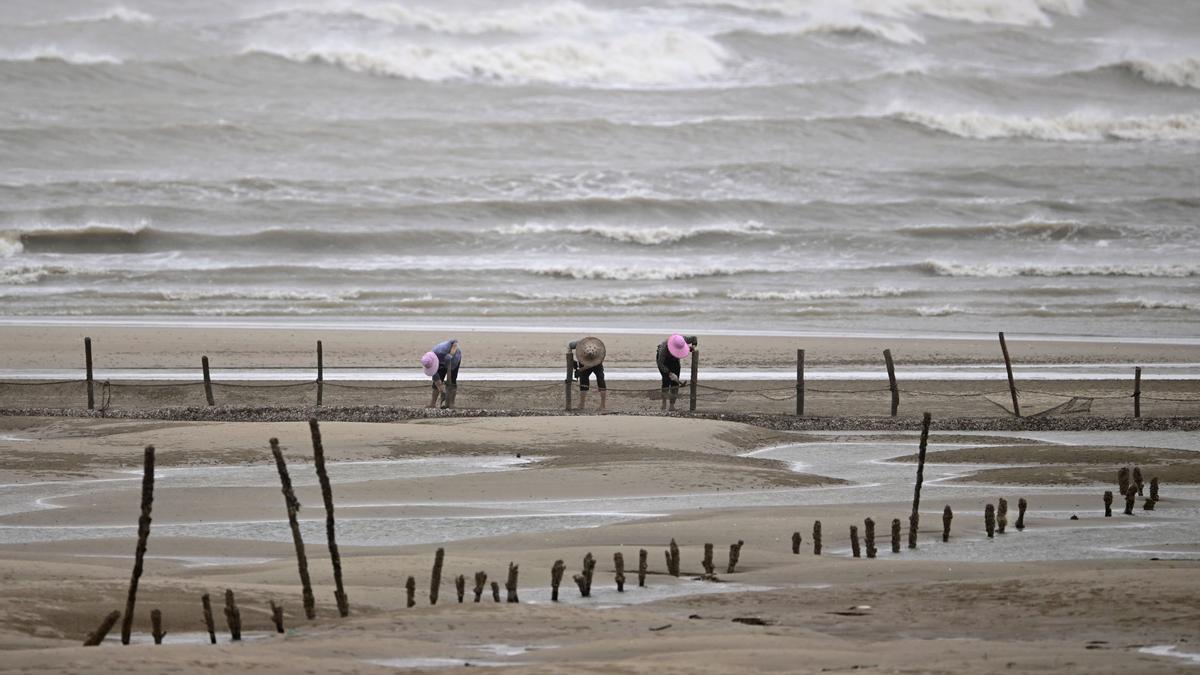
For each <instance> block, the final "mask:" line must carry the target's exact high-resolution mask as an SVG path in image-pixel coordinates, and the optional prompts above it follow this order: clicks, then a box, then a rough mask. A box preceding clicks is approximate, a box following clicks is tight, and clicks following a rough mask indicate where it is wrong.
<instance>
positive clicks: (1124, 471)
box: [1117, 466, 1129, 497]
mask: <svg viewBox="0 0 1200 675" xmlns="http://www.w3.org/2000/svg"><path fill="white" fill-rule="evenodd" d="M1117 491H1119V492H1120V493H1121V496H1122V497H1124V496H1125V493H1126V492H1128V491H1129V467H1127V466H1123V467H1121V468H1120V470H1118V471H1117Z"/></svg>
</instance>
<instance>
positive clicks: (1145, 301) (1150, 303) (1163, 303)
mask: <svg viewBox="0 0 1200 675" xmlns="http://www.w3.org/2000/svg"><path fill="white" fill-rule="evenodd" d="M1116 304H1117V305H1118V306H1120V307H1123V308H1134V309H1182V310H1186V311H1189V312H1200V302H1197V301H1188V300H1163V299H1156V298H1120V299H1118V300H1117V302H1116Z"/></svg>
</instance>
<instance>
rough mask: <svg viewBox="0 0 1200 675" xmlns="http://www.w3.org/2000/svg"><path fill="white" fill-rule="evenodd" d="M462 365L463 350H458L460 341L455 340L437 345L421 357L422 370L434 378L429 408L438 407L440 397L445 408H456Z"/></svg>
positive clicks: (451, 339)
mask: <svg viewBox="0 0 1200 675" xmlns="http://www.w3.org/2000/svg"><path fill="white" fill-rule="evenodd" d="M461 363H462V350H461V349H459V348H458V340H456V339H454V338H450V339H449V340H445V341H443V342H439V343H437V344H436V345H434V346H433V349H431V350H429V351H427V352H425V355H424V356H422V357H421V369H422V370H423V371H424V372H425V374H426V375H428V376H430V377H432V378H433V396H432V397H431V398H430V399H429V406H428V407H430V408H435V407H437V403H438V396H441V397H442V407H443V408H453V407H454V397H455V396H456V395H457V394H458V367H459V365H460V364H461Z"/></svg>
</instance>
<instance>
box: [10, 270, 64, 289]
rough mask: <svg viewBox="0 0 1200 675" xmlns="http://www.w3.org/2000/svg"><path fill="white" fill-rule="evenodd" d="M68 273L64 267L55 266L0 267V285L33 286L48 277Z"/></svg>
mask: <svg viewBox="0 0 1200 675" xmlns="http://www.w3.org/2000/svg"><path fill="white" fill-rule="evenodd" d="M68 273H69V271H68V270H67V269H66V268H65V267H61V266H56V265H23V266H17V267H0V284H12V285H21V284H33V283H37V282H39V281H41V280H42V279H45V278H46V277H49V276H53V275H59V274H68Z"/></svg>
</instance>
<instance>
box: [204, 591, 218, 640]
mask: <svg viewBox="0 0 1200 675" xmlns="http://www.w3.org/2000/svg"><path fill="white" fill-rule="evenodd" d="M200 604H201V605H202V606H203V607H204V627H205V628H207V629H208V641H209V642H210V643H211V644H214V645H215V644H217V626H216V624H214V623H213V613H212V600H210V599H209V597H208V593H205V594H204V595H201V596H200Z"/></svg>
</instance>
